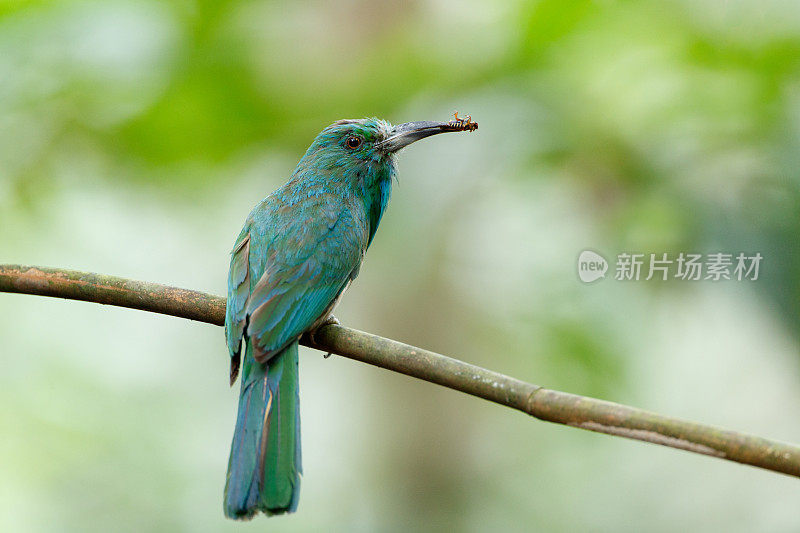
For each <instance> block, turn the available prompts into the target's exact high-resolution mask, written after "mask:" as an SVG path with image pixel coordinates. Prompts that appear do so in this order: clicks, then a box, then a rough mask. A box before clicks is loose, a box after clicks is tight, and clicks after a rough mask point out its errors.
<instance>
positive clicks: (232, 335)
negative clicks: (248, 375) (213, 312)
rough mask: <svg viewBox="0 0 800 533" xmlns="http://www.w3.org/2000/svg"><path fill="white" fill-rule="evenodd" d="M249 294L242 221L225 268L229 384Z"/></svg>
mask: <svg viewBox="0 0 800 533" xmlns="http://www.w3.org/2000/svg"><path fill="white" fill-rule="evenodd" d="M249 296H250V224H249V223H248V224H245V226H244V228H242V232H241V233H240V234H239V237H238V238H237V239H236V244H235V245H234V246H233V251H232V252H231V266H230V270H229V272H228V303H227V306H226V307H225V338H226V340H227V342H228V352H229V353H230V355H231V384H233V382H234V381H236V376H237V375H238V373H239V362H240V357H241V351H242V336H243V334H244V327H245V320H246V310H247V299H248V297H249Z"/></svg>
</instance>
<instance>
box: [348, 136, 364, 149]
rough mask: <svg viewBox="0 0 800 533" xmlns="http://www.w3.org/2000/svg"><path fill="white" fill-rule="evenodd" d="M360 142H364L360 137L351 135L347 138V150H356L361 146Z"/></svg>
mask: <svg viewBox="0 0 800 533" xmlns="http://www.w3.org/2000/svg"><path fill="white" fill-rule="evenodd" d="M362 142H364V141H363V140H362V139H361V137H356V136H355V135H351V136H350V137H348V138H347V141H346V144H347V147H348V148H350V149H351V150H355V149H356V148H358V147H359V146H361V143H362Z"/></svg>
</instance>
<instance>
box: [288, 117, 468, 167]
mask: <svg viewBox="0 0 800 533" xmlns="http://www.w3.org/2000/svg"><path fill="white" fill-rule="evenodd" d="M475 128H477V124H476V123H474V122H470V123H465V122H464V121H463V120H462V121H459V120H455V121H451V122H431V121H422V122H406V123H405V124H398V125H396V126H393V125H392V124H389V123H388V122H386V121H385V120H381V119H378V118H365V119H354V120H339V121H337V122H334V123H333V124H331V125H330V126H328V127H327V128H325V129H324V130H322V132H320V134H319V135H317V138H316V139H314V142H313V143H312V144H311V146H310V147H309V148H308V151H306V154H305V156H303V160H302V161H301V165H300V167H301V168H302V167H306V168H308V167H314V168H315V169H318V170H328V171H334V170H336V169H337V168H338V169H340V171H346V172H348V173H349V172H356V173H359V175H361V176H365V175H369V174H375V173H378V174H381V173H382V172H381V169H382V167H385V168H387V169H392V171H393V163H394V157H393V156H394V154H396V153H397V152H398V151H400V150H401V149H402V148H405V147H406V146H408V145H409V144H411V143H413V142H415V141H418V140H420V139H424V138H425V137H430V136H431V135H436V134H439V133H447V132H455V131H466V130H469V131H472V130H473V129H475Z"/></svg>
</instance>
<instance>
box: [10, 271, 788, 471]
mask: <svg viewBox="0 0 800 533" xmlns="http://www.w3.org/2000/svg"><path fill="white" fill-rule="evenodd" d="M0 292H17V293H24V294H38V295H41V296H54V297H59V298H68V299H73V300H84V301H88V302H95V303H101V304H109V305H116V306H121V307H130V308H133V309H141V310H144V311H151V312H154V313H162V314H165V315H172V316H177V317H181V318H189V319H191V320H198V321H201V322H208V323H209V324H215V325H218V326H221V325H223V324H224V322H225V299H224V298H221V297H219V296H213V295H210V294H206V293H202V292H198V291H191V290H185V289H177V288H174V287H167V286H165V285H159V284H157V283H146V282H141V281H132V280H129V279H124V278H117V277H113V276H104V275H100V274H91V273H88V272H78V271H74V270H63V269H58V268H42V267H29V266H20V265H0ZM314 339H315V341H316V343H314V342H313V341H312V340H311V339H310V338H308V337H307V336H306V337H304V338H303V339H302V341H301V342H302V343H303V344H304V345H306V346H310V347H312V348H316V349H319V350H323V351H326V352H331V353H335V354H338V355H341V356H344V357H348V358H350V359H355V360H357V361H362V362H364V363H368V364H371V365H374V366H379V367H382V368H386V369H388V370H392V371H394V372H399V373H402V374H406V375H408V376H412V377H415V378H418V379H423V380H425V381H429V382H431V383H436V384H438V385H442V386H444V387H449V388H451V389H455V390H459V391H462V392H465V393H467V394H471V395H473V396H477V397H479V398H484V399H486V400H489V401H492V402H495V403H499V404H501V405H506V406H508V407H512V408H514V409H518V410H520V411H523V412H525V413H528V414H530V415H532V416H534V417H536V418H538V419H540V420H546V421H549V422H555V423H558V424H566V425H568V426H573V427H578V428H582V429H588V430H591V431H597V432H600V433H607V434H609V435H617V436H620V437H627V438H629V439H635V440H641V441H646V442H652V443H654V444H661V445H663V446H668V447H670V448H678V449H681V450H687V451H690V452H694V453H701V454H705V455H710V456H713V457H719V458H722V459H727V460H729V461H735V462H738V463H743V464H749V465H752V466H757V467H760V468H765V469H767V470H773V471H775V472H782V473H784V474H789V475H792V476H796V477H800V447H798V446H795V445H792V444H785V443H781V442H776V441H771V440H768V439H763V438H761V437H756V436H752V435H746V434H743V433H738V432H735V431H729V430H725V429H720V428H716V427H712V426H707V425H704V424H698V423H695V422H689V421H685V420H679V419H676V418H671V417H667V416H663V415H659V414H655V413H650V412H647V411H643V410H641V409H636V408H634V407H627V406H624V405H619V404H616V403H611V402H606V401H602V400H597V399H594V398H587V397H584V396H577V395H574V394H569V393H565V392H559V391H554V390H549V389H545V388H542V387H539V386H537V385H532V384H530V383H525V382H524V381H520V380H518V379H515V378H511V377H508V376H504V375H503V374H498V373H496V372H492V371H490V370H486V369H483V368H480V367H477V366H474V365H470V364H468V363H464V362H462V361H458V360H456V359H451V358H450V357H446V356H444V355H440V354H437V353H434V352H429V351H427V350H423V349H420V348H415V347H414V346H409V345H407V344H402V343H400V342H397V341H393V340H389V339H384V338H382V337H378V336H376V335H371V334H369V333H364V332H362V331H357V330H354V329H350V328H345V327H342V326H338V325H329V326H325V327H323V328H322V329H320V330H319V331H318V332H317V333H316V334H315V336H314Z"/></svg>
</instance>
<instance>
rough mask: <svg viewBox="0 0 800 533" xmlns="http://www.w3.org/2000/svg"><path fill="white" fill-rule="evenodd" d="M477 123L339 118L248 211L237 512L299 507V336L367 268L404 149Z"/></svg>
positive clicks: (236, 281)
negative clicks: (284, 180)
mask: <svg viewBox="0 0 800 533" xmlns="http://www.w3.org/2000/svg"><path fill="white" fill-rule="evenodd" d="M476 127H477V124H476V123H474V122H470V123H469V124H466V123H465V122H464V121H463V120H461V121H459V120H458V119H457V120H454V121H451V122H409V123H406V124H400V125H398V126H392V125H391V124H389V123H387V122H385V121H383V120H379V119H375V118H370V119H363V120H340V121H338V122H335V123H333V124H331V125H330V126H328V127H327V128H325V129H324V130H322V132H321V133H320V134H319V135H317V137H316V139H314V142H313V143H312V144H311V146H310V147H309V148H308V150H307V151H306V153H305V155H304V156H303V158H302V159H301V160H300V163H298V165H297V168H296V169H295V170H294V172H293V173H292V176H291V178H290V179H289V181H288V182H287V183H286V184H284V185H283V186H282V187H280V188H279V189H277V190H276V191H275V192H273V193H272V194H270V195H269V196H268V197H267V198H265V199H264V200H262V201H261V203H259V204H258V205H257V206H256V207H255V208H254V209H253V211H252V212H251V213H250V215H249V216H248V217H247V220H246V222H245V224H244V228H242V231H241V233H240V234H239V237H238V238H237V239H236V244H235V245H234V247H233V251H232V252H231V264H230V273H229V276H228V303H227V311H226V316H225V336H226V338H227V342H228V351H229V352H230V356H231V370H230V380H231V385H233V383H234V381H235V380H236V377H237V375H238V374H239V366H240V362H241V374H242V379H241V382H242V384H241V392H240V395H239V415H238V418H237V421H236V428H235V430H234V434H233V443H232V444H231V455H230V459H229V461H228V475H227V481H226V483H225V502H224V507H225V515H226V516H228V517H229V518H234V519H247V518H251V517H252V516H253V515H254V514H255V513H257V512H258V511H262V512H264V513H266V514H267V515H274V514H281V513H286V512H293V511H294V510H295V509H297V501H298V498H299V493H300V473H301V466H300V412H299V395H298V378H297V376H298V370H297V352H298V340H299V338H300V336H301V335H302V334H303V333H305V332H313V331H314V330H315V329H316V328H318V327H320V326H321V325H323V324H325V323H326V321H328V320H330V319H331V317H332V315H331V312H332V310H333V308H334V306H335V305H336V303H337V302H338V301H339V298H340V297H341V296H342V294H343V293H344V291H345V289H347V287H348V285H350V283H351V282H352V281H353V280H354V279H355V277H356V276H357V275H358V271H359V267H360V266H361V261H362V260H363V258H364V254H365V253H366V251H367V248H368V247H369V245H370V242H372V238H373V237H374V236H375V231H376V230H377V229H378V223H379V222H380V220H381V216H382V215H383V212H384V210H385V209H386V204H387V203H388V201H389V196H390V194H391V190H392V178H393V177H394V175H395V171H396V170H395V161H394V159H395V157H394V156H395V154H396V153H397V151H398V150H400V149H401V148H403V147H405V146H408V145H409V144H411V143H413V142H414V141H417V140H419V139H423V138H425V137H429V136H431V135H435V134H437V133H445V132H452V131H465V130H469V131H472V130H474V129H475V128H476ZM333 320H335V319H333ZM242 343H244V345H245V351H244V358H243V360H241V359H242V358H241V350H242Z"/></svg>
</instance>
